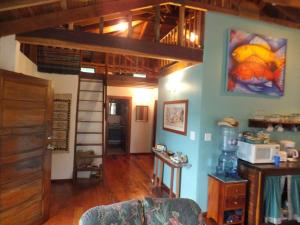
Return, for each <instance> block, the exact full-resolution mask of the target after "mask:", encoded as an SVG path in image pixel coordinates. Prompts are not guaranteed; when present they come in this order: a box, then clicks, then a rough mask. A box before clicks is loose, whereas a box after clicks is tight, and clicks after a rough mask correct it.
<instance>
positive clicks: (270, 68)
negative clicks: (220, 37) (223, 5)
mask: <svg viewBox="0 0 300 225" xmlns="http://www.w3.org/2000/svg"><path fill="white" fill-rule="evenodd" d="M286 49H287V40H286V39H284V38H272V37H268V36H265V35H259V34H252V33H248V32H244V31H241V30H234V29H232V30H230V32H229V46H228V58H227V91H229V92H238V93H246V94H263V95H269V96H283V95H284V81H285V67H286Z"/></svg>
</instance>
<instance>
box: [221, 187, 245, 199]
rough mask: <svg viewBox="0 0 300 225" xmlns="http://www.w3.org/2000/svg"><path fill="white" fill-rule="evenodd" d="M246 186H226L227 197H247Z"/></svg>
mask: <svg viewBox="0 0 300 225" xmlns="http://www.w3.org/2000/svg"><path fill="white" fill-rule="evenodd" d="M245 193H246V184H231V185H226V186H225V196H228V197H230V196H236V195H245Z"/></svg>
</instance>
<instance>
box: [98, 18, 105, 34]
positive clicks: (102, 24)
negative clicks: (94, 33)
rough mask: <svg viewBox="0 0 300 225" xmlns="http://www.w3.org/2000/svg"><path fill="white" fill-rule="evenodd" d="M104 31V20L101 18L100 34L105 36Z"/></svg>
mask: <svg viewBox="0 0 300 225" xmlns="http://www.w3.org/2000/svg"><path fill="white" fill-rule="evenodd" d="M103 31H104V18H103V17H100V21H99V34H103Z"/></svg>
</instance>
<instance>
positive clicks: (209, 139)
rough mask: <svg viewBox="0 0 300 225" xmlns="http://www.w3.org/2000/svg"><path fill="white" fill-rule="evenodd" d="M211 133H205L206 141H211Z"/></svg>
mask: <svg viewBox="0 0 300 225" xmlns="http://www.w3.org/2000/svg"><path fill="white" fill-rule="evenodd" d="M211 136H212V135H211V133H205V134H204V141H211Z"/></svg>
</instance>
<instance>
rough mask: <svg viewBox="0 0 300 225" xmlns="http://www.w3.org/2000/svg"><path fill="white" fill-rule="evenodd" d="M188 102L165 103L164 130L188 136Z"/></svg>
mask: <svg viewBox="0 0 300 225" xmlns="http://www.w3.org/2000/svg"><path fill="white" fill-rule="evenodd" d="M187 119H188V100H177V101H167V102H164V115H163V129H164V130H167V131H170V132H174V133H177V134H182V135H186V133H187Z"/></svg>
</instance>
